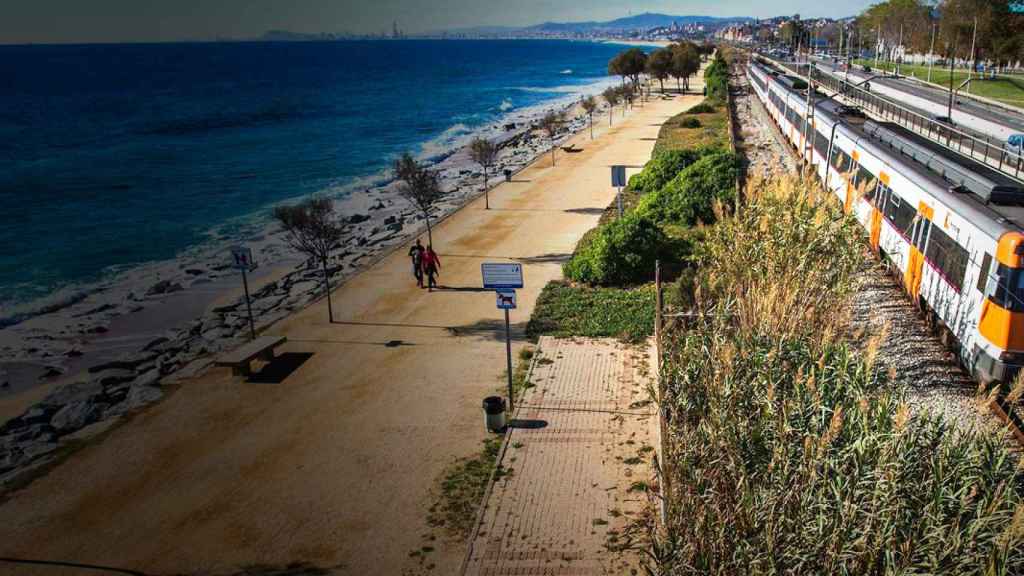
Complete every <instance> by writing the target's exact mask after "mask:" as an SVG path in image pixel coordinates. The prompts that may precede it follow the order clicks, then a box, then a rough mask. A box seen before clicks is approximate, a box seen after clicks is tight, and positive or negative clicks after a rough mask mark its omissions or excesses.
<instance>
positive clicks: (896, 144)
mask: <svg viewBox="0 0 1024 576" xmlns="http://www.w3.org/2000/svg"><path fill="white" fill-rule="evenodd" d="M746 75H747V78H748V79H749V81H750V87H751V90H752V91H753V92H754V93H755V94H756V95H757V97H758V99H759V100H760V101H761V103H762V104H763V105H764V107H765V109H766V110H767V111H768V114H769V115H770V116H771V118H772V120H773V121H774V122H775V123H776V124H777V125H778V127H779V130H780V131H781V133H782V134H783V135H784V137H785V138H786V140H787V141H788V142H789V144H790V145H792V146H793V147H794V148H795V149H796V150H797V151H798V152H800V153H802V154H803V158H804V160H805V161H807V162H810V164H811V167H812V169H813V173H814V174H815V175H816V176H817V178H818V179H819V180H820V181H821V182H822V184H823V185H824V187H825V189H826V190H828V191H829V192H831V193H832V194H835V195H836V197H837V198H838V200H839V202H840V203H841V204H842V206H843V209H844V210H845V211H846V212H848V213H850V214H852V215H853V216H854V217H856V219H857V220H858V221H859V222H860V224H861V225H862V226H863V227H864V229H865V231H866V233H867V237H868V241H869V243H870V246H871V249H872V250H873V251H874V252H875V253H876V254H877V255H878V256H879V257H880V258H881V259H882V261H883V262H884V263H885V264H886V265H887V267H888V268H889V269H890V270H891V271H893V273H894V274H895V275H896V276H897V277H898V278H899V279H900V281H901V283H902V285H903V288H904V289H905V291H906V293H907V295H908V296H909V297H910V299H911V300H912V301H913V302H914V303H915V304H916V305H917V306H918V307H919V308H920V310H921V311H922V312H923V314H924V315H925V318H926V320H927V321H928V323H929V325H931V326H933V327H934V328H935V329H936V330H938V331H939V333H940V334H941V336H942V339H943V341H944V342H945V343H946V344H947V345H948V346H949V347H950V348H951V349H952V350H953V351H954V352H955V353H956V354H957V355H958V356H959V359H960V361H961V363H962V364H963V365H964V367H965V368H966V369H968V370H969V371H970V373H971V374H972V376H973V377H974V378H975V379H976V380H977V381H979V382H981V383H983V384H985V385H993V384H1001V385H1008V384H1010V383H1012V382H1013V381H1014V379H1015V378H1016V377H1017V375H1018V373H1019V372H1020V370H1021V367H1022V366H1024V186H1022V185H1021V183H1020V182H1018V181H1016V180H1014V179H1012V178H1010V177H1009V176H1006V175H1004V174H1002V173H1000V172H998V171H996V170H994V169H992V168H990V167H988V166H986V165H984V164H981V163H979V162H976V161H973V160H971V159H969V158H966V157H960V156H959V155H957V154H956V153H954V152H952V151H950V150H947V149H945V148H944V147H942V146H941V145H939V144H937V143H935V142H932V141H930V140H928V139H926V138H924V137H922V136H920V135H918V134H916V133H914V132H911V131H909V130H907V129H905V128H903V127H902V126H899V125H896V124H892V123H888V122H876V121H873V120H871V119H868V118H867V117H866V116H865V115H864V114H863V113H862V112H860V111H859V110H858V109H856V108H851V107H848V106H844V105H841V104H839V103H837V102H835V101H834V100H831V99H829V98H827V97H825V96H824V95H822V94H818V93H816V92H814V91H813V88H809V87H808V86H807V83H806V82H805V81H804V80H803V79H802V78H799V77H796V76H792V75H789V74H788V73H787V72H786V71H784V70H781V69H778V68H775V67H774V66H772V65H771V64H770V63H767V62H760V61H757V60H756V59H752V60H751V61H750V62H749V63H748V65H747V67H746ZM808 90H811V94H810V95H809V94H808ZM808 111H811V114H810V120H809V121H808V120H807V115H808Z"/></svg>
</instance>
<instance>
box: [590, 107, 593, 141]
mask: <svg viewBox="0 0 1024 576" xmlns="http://www.w3.org/2000/svg"><path fill="white" fill-rule="evenodd" d="M590 139H591V140H593V139H594V113H593V112H591V113H590Z"/></svg>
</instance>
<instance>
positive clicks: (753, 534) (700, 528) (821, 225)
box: [650, 180, 1024, 574]
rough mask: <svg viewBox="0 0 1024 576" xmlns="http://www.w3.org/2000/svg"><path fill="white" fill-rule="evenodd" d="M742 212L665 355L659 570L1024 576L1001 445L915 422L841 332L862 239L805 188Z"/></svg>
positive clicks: (764, 194)
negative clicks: (663, 517)
mask: <svg viewBox="0 0 1024 576" xmlns="http://www.w3.org/2000/svg"><path fill="white" fill-rule="evenodd" d="M748 198H749V199H750V200H749V203H748V205H747V206H745V207H744V208H743V209H742V211H741V212H740V214H739V215H738V216H737V217H735V218H731V219H727V220H724V221H723V222H721V223H720V224H719V225H717V226H716V227H714V228H713V229H712V230H710V231H709V232H708V235H707V240H706V243H705V247H704V252H703V257H702V258H701V263H702V268H701V269H700V272H699V274H698V275H697V277H696V279H695V280H694V281H693V282H692V283H691V284H690V285H689V290H691V291H692V293H691V294H689V297H688V301H690V302H693V306H694V312H695V313H696V316H695V317H696V318H697V319H696V320H693V321H691V322H690V323H689V324H688V325H687V326H674V327H673V328H672V329H671V331H670V333H669V336H668V340H667V341H666V342H665V345H666V346H665V350H666V352H665V357H664V363H663V374H662V378H663V386H664V387H665V395H664V401H663V409H665V410H666V413H667V419H668V422H669V435H668V438H667V450H668V452H667V454H666V459H665V461H666V472H667V482H666V485H665V487H664V490H663V493H664V495H665V497H666V508H667V510H668V522H667V524H666V526H664V529H663V531H661V532H660V534H658V537H657V538H656V539H655V542H656V543H655V545H654V546H653V549H652V557H653V558H654V561H653V563H652V566H651V567H650V569H651V571H652V572H654V573H659V574H760V573H768V574H925V573H927V574H1020V573H1024V504H1022V498H1021V480H1022V478H1021V476H1020V474H1019V473H1018V471H1017V466H1016V462H1015V460H1014V458H1012V457H1011V456H1010V455H1009V454H1008V453H1007V452H1006V450H1005V448H1004V447H1003V444H1002V442H1001V441H1000V440H998V439H996V438H994V437H990V436H986V435H983V434H974V433H969V434H962V435H954V434H952V433H950V432H949V431H948V429H947V428H946V426H945V425H944V424H943V423H942V422H941V421H940V420H937V419H934V418H931V417H928V416H921V417H911V416H910V413H909V411H908V410H907V407H906V406H905V405H904V404H903V402H902V397H901V394H900V393H899V391H898V390H895V388H894V386H893V385H892V383H891V382H890V381H889V375H888V374H886V373H884V372H881V371H879V370H877V369H876V368H875V366H874V365H873V354H871V353H870V350H869V351H868V352H866V353H863V354H861V353H858V352H856V351H855V350H853V349H852V347H850V346H848V345H847V342H846V341H845V339H844V336H842V335H843V334H844V333H845V332H844V330H843V328H844V326H845V323H846V310H847V307H848V301H849V296H850V291H851V290H852V279H853V275H854V273H855V271H856V269H857V263H858V261H859V260H860V258H861V255H860V254H859V250H862V247H861V246H862V243H861V242H860V241H859V240H858V235H859V234H860V231H859V227H858V225H857V224H856V223H855V222H854V221H853V220H852V219H850V218H848V217H847V216H845V215H843V214H842V213H841V212H840V211H839V210H838V209H836V208H835V207H833V203H831V202H830V201H829V200H828V199H827V198H826V195H825V194H824V193H823V192H822V191H821V190H820V189H819V188H818V187H817V186H816V185H815V184H813V183H811V182H800V181H796V180H782V181H780V182H776V183H765V182H759V183H756V184H753V185H752V186H751V190H750V191H749V192H748ZM684 289H685V288H684ZM869 348H870V347H869Z"/></svg>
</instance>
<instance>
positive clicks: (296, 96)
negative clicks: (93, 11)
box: [0, 40, 622, 310]
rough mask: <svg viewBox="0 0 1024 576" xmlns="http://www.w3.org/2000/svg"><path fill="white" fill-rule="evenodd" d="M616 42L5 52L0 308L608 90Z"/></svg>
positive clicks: (1, 73) (1, 64)
mask: <svg viewBox="0 0 1024 576" xmlns="http://www.w3.org/2000/svg"><path fill="white" fill-rule="evenodd" d="M621 49H622V47H621V46H614V45H606V44H597V43H587V42H570V41H554V40H552V41H543V40H537V41H472V40H465V41H441V40H437V41H430V40H423V41H419V40H415V41H397V42H396V41H351V42H324V43H319V42H318V43H209V44H158V45H90V46H6V47H0V77H2V78H4V79H5V89H4V90H2V91H0V206H2V207H3V208H2V210H3V218H2V223H3V225H2V226H0V246H2V247H3V249H2V250H0V310H2V309H3V308H4V307H7V306H9V305H11V304H12V303H18V302H20V303H24V302H29V301H33V300H35V299H37V298H40V297H42V296H44V295H46V294H48V293H50V292H52V291H54V290H56V289H58V288H61V287H66V286H69V285H81V284H85V283H88V282H91V281H94V280H97V279H99V278H100V277H101V276H102V275H103V274H107V273H110V272H111V271H112V270H117V269H123V268H125V267H129V266H132V265H137V264H141V263H145V262H153V261H160V260H166V259H169V258H173V257H174V256H175V255H176V254H179V253H180V252H182V251H184V250H187V249H189V248H192V247H194V246H196V245H198V244H200V243H202V242H204V241H205V240H207V239H208V238H209V234H210V232H211V231H213V230H217V231H218V232H220V233H224V232H228V233H230V228H231V226H234V225H236V224H235V223H237V222H239V221H240V219H241V218H243V217H245V216H247V215H248V216H252V215H254V214H263V213H265V212H266V207H267V206H269V205H271V204H273V203H276V202H279V201H281V200H283V199H288V198H294V197H299V196H302V195H306V194H311V193H314V192H318V191H322V190H326V189H334V190H338V189H344V188H345V187H346V186H347V185H350V184H351V186H349V187H351V188H353V189H362V188H361V187H360V186H357V185H355V184H352V183H353V182H355V181H357V180H359V179H365V178H367V177H370V176H372V175H375V174H380V173H381V172H382V171H383V170H385V169H386V168H387V167H388V166H390V164H391V162H392V160H393V159H394V158H395V157H396V156H397V155H398V154H400V153H401V152H402V151H405V150H410V151H412V152H414V153H418V154H420V155H421V156H424V157H431V156H435V157H436V156H439V155H443V154H445V153H447V152H450V148H451V144H452V142H453V141H454V139H455V138H454V137H455V136H457V135H459V134H464V133H466V132H467V131H471V130H472V129H473V128H475V127H479V126H482V125H486V124H489V123H493V122H494V121H496V120H498V119H500V117H501V116H502V115H503V114H505V113H507V112H508V111H510V110H514V109H519V108H523V107H526V106H532V105H536V104H538V103H541V102H544V101H546V100H550V99H554V98H558V97H561V96H565V93H566V92H567V91H572V90H573V89H574V88H576V87H581V86H583V85H585V84H590V83H593V82H595V81H597V80H599V79H602V78H603V77H604V76H605V71H606V66H607V62H608V60H609V58H611V57H612V56H613V55H614V54H615V53H616V52H618V51H620V50H621ZM570 71H571V73H570ZM361 183H362V182H361V181H360V184H361Z"/></svg>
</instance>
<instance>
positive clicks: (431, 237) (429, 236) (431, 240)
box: [423, 210, 434, 246]
mask: <svg viewBox="0 0 1024 576" xmlns="http://www.w3.org/2000/svg"><path fill="white" fill-rule="evenodd" d="M423 217H424V218H425V219H426V220H427V246H433V245H434V232H433V230H431V229H430V214H428V213H427V211H426V210H424V211H423Z"/></svg>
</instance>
